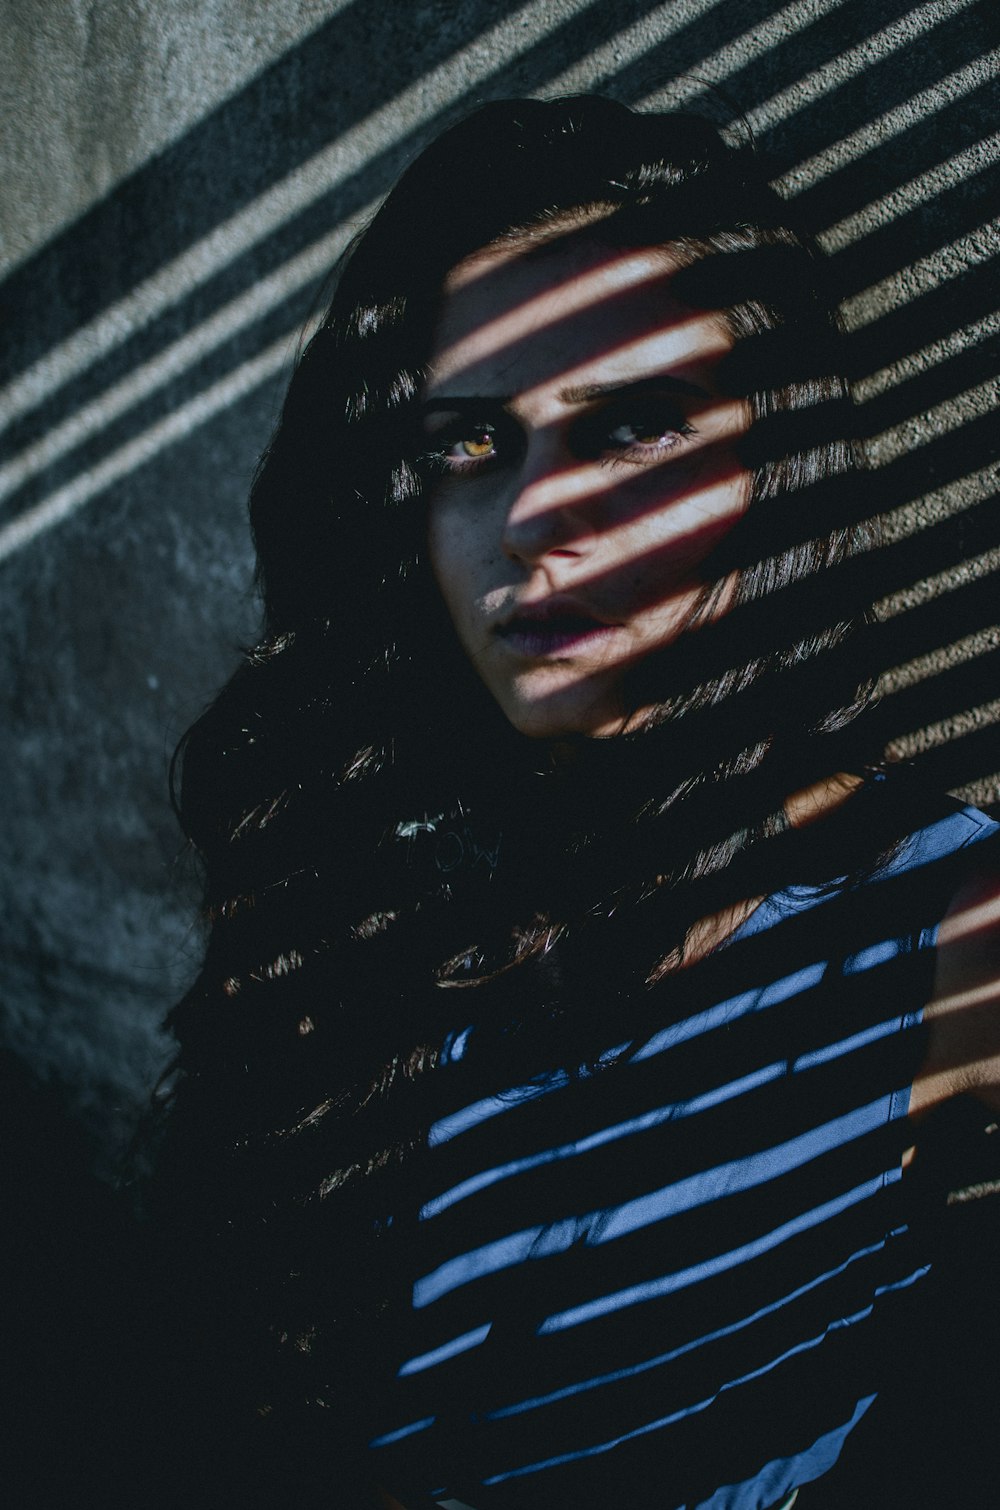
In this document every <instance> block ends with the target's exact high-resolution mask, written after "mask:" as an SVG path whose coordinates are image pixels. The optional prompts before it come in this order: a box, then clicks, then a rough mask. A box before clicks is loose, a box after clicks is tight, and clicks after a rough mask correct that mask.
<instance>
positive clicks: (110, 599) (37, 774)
mask: <svg viewBox="0 0 1000 1510" xmlns="http://www.w3.org/2000/svg"><path fill="white" fill-rule="evenodd" d="M0 27H2V34H3V37H4V42H5V46H4V54H5V61H4V64H3V76H2V85H0V87H2V99H0V105H2V110H0V121H2V125H0V130H2V133H3V136H2V153H3V162H4V173H3V179H2V185H0V195H2V206H0V238H2V243H0V245H2V258H3V261H2V272H3V275H4V281H3V283H2V286H0V321H2V327H0V328H2V331H3V339H2V342H0V360H2V364H3V370H2V373H0V385H2V387H0V448H2V450H0V579H2V591H0V626H2V633H3V639H4V646H5V654H4V657H3V662H2V669H0V709H2V712H0V719H2V727H3V730H4V739H3V757H2V758H3V773H2V774H3V791H4V799H5V802H4V814H5V821H4V824H3V829H2V833H0V886H2V895H3V915H2V916H3V922H2V930H3V937H2V949H3V960H4V971H3V985H4V999H5V1012H6V1027H5V1030H4V1031H5V1044H6V1047H7V1051H8V1054H10V1055H13V1056H14V1062H17V1063H20V1064H24V1065H28V1066H30V1067H31V1069H32V1071H33V1072H34V1073H35V1074H36V1075H38V1076H40V1077H41V1078H42V1079H44V1080H48V1081H50V1082H51V1083H52V1085H53V1086H54V1087H55V1088H56V1089H57V1090H58V1092H59V1094H60V1095H61V1096H63V1097H64V1098H65V1100H66V1104H67V1105H68V1106H69V1108H70V1111H71V1114H72V1115H73V1116H74V1117H77V1118H82V1119H83V1122H84V1124H85V1125H87V1126H88V1127H90V1128H91V1129H92V1130H93V1132H94V1135H95V1137H96V1138H97V1139H98V1141H99V1143H100V1145H101V1147H102V1148H103V1149H104V1150H105V1154H107V1152H108V1150H109V1149H111V1148H112V1147H113V1145H114V1143H115V1141H116V1139H120V1137H121V1136H122V1133H123V1130H124V1129H125V1128H127V1126H128V1125H129V1123H130V1121H131V1119H132V1117H133V1116H134V1113H135V1108H136V1107H137V1106H138V1105H139V1104H140V1103H141V1101H142V1099H143V1097H144V1096H145V1095H146V1093H147V1091H148V1087H149V1085H150V1083H151V1081H152V1079H153V1077H154V1076H155V1073H156V1071H157V1069H158V1067H159V1066H160V1065H161V1064H162V1062H163V1058H164V1052H165V1050H164V1045H163V1041H162V1039H161V1038H160V1036H159V1033H158V1023H159V1021H160V1020H161V1018H162V1016H163V1014H164V1012H165V1011H166V1009H167V1008H168V1006H169V1004H170V1003H171V1001H172V1000H173V999H174V998H175V997H176V996H177V994H178V993H179V991H180V990H181V989H182V987H183V984H184V982H185V980H186V979H187V978H188V976H189V974H190V972H191V971H192V969H193V966H194V962H195V958H196V955H197V951H198V940H197V937H196V936H195V935H194V934H193V933H192V925H191V915H192V905H193V903H192V891H191V885H190V881H189V880H188V879H187V878H186V876H185V872H184V869H183V867H178V865H177V864H176V863H175V858H176V855H177V853H178V849H179V843H178V838H177V834H176V828H175V825H174V821H173V818H172V814H171V812H170V809H169V805H168V803H167V799H166V767H167V762H168V759H169V755H170V752H171V749H172V747H173V745H174V744H175V742H176V740H177V738H178V736H179V735H180V733H181V732H182V730H183V729H184V727H185V726H186V724H187V723H188V722H190V720H191V719H192V718H193V717H194V716H195V715H196V714H197V712H198V711H199V710H200V708H201V707H202V706H203V705H204V703H205V702H206V701H207V699H208V698H209V697H210V696H211V694H212V692H213V690H214V689H215V688H216V687H217V686H218V684H219V683H220V682H221V680H222V679H223V678H224V676H225V675H226V673H227V671H228V669H229V668H230V666H231V665H232V663H233V659H234V654H235V647H236V646H237V645H239V644H240V643H244V642H246V640H248V639H249V638H250V637H251V636H252V635H253V632H254V619H255V608H254V602H253V597H252V592H251V585H252V580H251V579H252V561H251V556H250V550H249V544H248V540H247V533H246V527H245V495H246V489H247V483H248V480H249V476H250V473H251V470H252V467H253V463H254V460H255V457H256V455H257V453H258V452H259V450H260V448H261V446H262V445H263V443H264V441H265V440H266V438H267V434H268V431H269V428H270V426H271V424H272V423H273V419H274V417H275V414H276V408H277V405H278V403H279V399H280V392H281V387H282V382H283V379H284V377H285V375H286V373H287V369H288V364H289V361H290V359H291V358H292V356H293V354H294V350H295V346H296V341H297V334H298V332H299V330H300V329H301V326H302V324H303V321H304V320H305V319H306V317H307V316H308V314H309V312H310V309H311V308H312V306H313V302H314V300H315V298H316V293H317V288H318V286H319V282H320V280H321V278H322V275H323V272H324V270H325V269H326V268H328V266H329V264H330V263H331V261H332V260H333V258H334V256H335V255H336V253H337V251H338V249H339V248H340V247H341V246H342V245H343V243H344V241H345V240H346V237H347V236H348V234H349V233H350V230H351V228H352V227H353V226H354V225H356V224H357V222H358V220H359V218H360V217H362V216H363V215H364V214H365V212H366V210H367V208H368V207H369V206H370V205H371V204H372V202H373V201H374V200H375V199H376V198H377V197H378V196H379V195H380V194H381V193H383V192H384V191H385V189H386V188H387V187H388V185H389V184H390V183H391V182H392V180H393V178H394V177H395V176H396V174H397V173H398V172H399V170H400V168H401V167H402V165H403V164H404V163H405V162H406V161H407V160H408V159H409V158H410V157H411V156H412V154H413V153H414V151H415V150H417V149H418V148H419V147H420V146H421V145H422V143H423V142H425V141H426V140H427V139H428V138H429V137H430V136H431V135H432V134H434V133H435V132H436V131H438V130H439V129H440V127H441V126H442V125H443V124H444V123H445V122H446V121H448V120H450V119H453V118H454V117H455V116H456V115H457V114H459V113H461V112H463V111H464V110H466V109H467V108H468V107H469V106H470V105H472V104H474V103H475V102H477V101H479V100H483V99H487V98H491V97H496V96H501V95H510V94H540V95H545V94H550V93H556V92H565V91H568V90H581V89H598V90H603V91H605V92H608V93H611V94H614V95H616V96H618V97H619V98H621V99H623V100H625V101H627V102H628V103H630V104H642V103H648V104H677V103H681V102H687V103H690V102H695V103H697V104H698V105H699V107H700V108H704V109H706V110H707V111H708V112H709V113H710V114H711V116H712V118H713V119H715V120H716V121H718V122H719V123H720V124H726V123H727V122H728V121H731V120H733V119H735V118H736V117H738V116H739V115H743V116H744V117H745V118H746V119H747V120H748V121H749V124H750V125H751V127H752V128H753V130H754V133H755V135H756V136H757V138H758V140H759V142H760V145H761V147H762V148H763V149H764V150H765V151H766V152H767V153H768V154H769V156H770V157H771V159H772V160H773V162H774V165H775V172H776V174H777V176H778V178H779V180H780V182H781V184H782V185H783V187H784V190H785V192H787V193H789V194H791V195H794V196H798V197H800V198H801V199H802V200H803V201H804V203H805V204H806V206H807V208H808V210H809V213H810V215H811V217H812V219H813V220H814V222H815V223H816V224H817V225H818V226H819V227H820V228H821V229H822V232H823V240H824V243H825V245H826V247H827V249H828V250H829V252H830V253H831V256H832V259H833V266H834V272H835V275H836V277H837V279H838V280H839V287H840V289H841V291H842V294H843V300H844V309H845V314H846V318H847V321H848V324H849V326H850V328H851V330H852V332H853V335H852V340H851V345H850V351H851V365H852V376H853V378H854V379H855V381H856V384H857V389H858V395H859V398H860V399H861V400H862V409H861V419H862V427H863V429H864V431H865V433H866V435H867V436H868V438H869V441H870V446H871V452H872V456H873V459H874V461H875V462H876V463H877V465H878V466H879V467H880V468H881V472H880V474H879V495H878V496H879V498H880V500H884V502H882V505H881V506H883V507H884V509H885V511H886V520H887V526H888V530H889V534H890V537H891V539H892V542H893V543H892V545H891V546H890V547H889V548H888V549H887V550H886V552H885V553H884V556H883V557H882V558H880V561H881V566H883V567H884V572H883V576H882V579H881V584H880V589H879V596H880V597H882V598H884V599H885V606H886V612H887V618H886V623H885V626H884V631H883V634H882V642H881V654H882V662H883V666H884V668H885V670H886V672H887V678H886V689H887V695H886V697H885V700H884V702H883V705H882V712H881V714H880V719H881V722H880V725H879V728H880V731H881V735H880V737H882V738H883V739H884V741H885V742H886V743H888V742H890V741H895V742H896V744H897V746H898V748H901V749H904V750H906V751H907V752H909V753H913V754H916V755H917V756H918V757H919V758H920V759H921V760H922V761H924V762H925V763H926V766H927V769H928V772H929V773H930V774H931V776H932V778H933V779H935V780H937V781H939V783H940V784H942V785H944V786H949V787H952V788H960V789H962V790H965V791H968V792H970V793H971V794H973V795H976V796H977V797H978V798H979V799H980V800H986V801H989V800H991V799H993V800H995V798H996V783H997V776H996V773H997V771H998V769H1000V738H998V737H997V733H996V722H995V720H996V718H997V716H998V713H1000V681H998V678H997V668H998V664H1000V634H998V631H997V628H996V623H997V620H998V619H1000V610H998V608H997V603H998V601H1000V600H998V597H997V592H996V588H997V581H998V575H997V568H998V565H1000V554H998V552H997V546H998V542H1000V520H998V516H997V509H996V504H995V490H996V460H997V432H996V417H995V413H994V409H995V404H996V394H997V386H996V385H997V376H996V375H997V370H998V367H1000V360H998V330H1000V320H998V316H997V312H996V305H997V286H998V284H997V275H996V272H997V260H996V259H997V251H998V231H997V222H996V219H995V217H996V210H997V204H998V200H1000V196H998V192H997V191H998V180H1000V172H998V167H997V159H998V152H1000V137H998V134H997V129H996V127H997V84H996V77H997V59H998V44H1000V12H998V10H997V8H996V5H995V0H980V3H972V0H928V3H924V4H913V3H910V0H792V3H790V4H787V5H779V4H778V3H777V0H714V3H713V0H667V3H664V4H648V3H641V0H595V3H586V0H544V3H543V0H527V3H525V4H523V5H520V6H517V7H515V6H511V5H507V4H504V3H502V0H501V3H497V0H388V3H379V4H376V3H375V0H353V3H339V4H336V3H329V0H325V3H324V0H239V3H237V0H158V3H157V0H130V3H125V0H100V3H98V0H89V3H88V0H2V4H0Z"/></svg>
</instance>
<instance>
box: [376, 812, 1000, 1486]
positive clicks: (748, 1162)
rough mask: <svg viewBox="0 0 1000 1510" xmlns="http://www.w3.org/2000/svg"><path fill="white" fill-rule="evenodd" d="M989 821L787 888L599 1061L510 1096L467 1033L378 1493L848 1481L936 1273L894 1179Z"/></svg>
mask: <svg viewBox="0 0 1000 1510" xmlns="http://www.w3.org/2000/svg"><path fill="white" fill-rule="evenodd" d="M996 827H997V825H995V824H993V823H992V822H991V820H989V819H987V818H986V817H984V815H982V814H980V813H977V812H975V811H973V810H971V809H968V808H963V809H958V808H956V809H953V810H949V811H947V812H946V813H945V815H944V816H943V817H938V818H937V819H936V820H935V821H933V822H931V823H929V824H928V825H927V826H926V827H925V828H923V829H921V830H920V831H919V832H917V833H915V834H914V835H912V836H911V837H910V838H909V839H908V840H907V841H906V842H905V843H904V844H903V845H902V846H901V847H900V848H899V849H898V850H897V852H896V854H895V855H894V858H893V859H892V860H891V861H890V862H889V863H888V864H887V865H886V866H885V867H884V868H883V869H882V870H881V871H879V872H878V873H877V874H876V875H874V876H872V877H869V878H868V879H866V880H865V881H864V882H863V883H860V884H859V885H856V886H853V887H847V886H843V887H840V888H837V887H834V888H829V887H828V888H824V889H819V888H813V887H804V886H793V887H790V888H788V889H787V890H784V891H782V892H780V893H778V894H776V895H774V896H771V897H769V898H768V899H767V900H766V901H764V902H762V903H761V904H760V905H759V906H758V907H757V909H756V910H755V911H754V912H753V913H752V914H751V915H750V917H749V918H748V919H747V920H746V921H745V922H744V923H743V925H742V926H741V927H740V928H739V929H738V930H737V931H736V933H735V934H733V935H732V936H731V937H730V939H729V940H728V941H727V944H726V946H725V947H724V948H723V949H721V950H718V951H716V953H715V954H714V955H712V956H710V957H709V960H708V961H706V962H705V967H704V968H703V967H702V966H698V967H696V969H694V970H692V971H689V972H684V973H685V974H687V975H690V976H691V977H692V984H691V987H690V989H689V990H686V991H683V992H679V993H678V992H675V993H674V995H673V996H672V997H671V1001H672V1002H674V1001H675V1000H680V1001H682V1003H683V1008H682V1010H681V1011H680V1012H679V1013H678V1015H676V1016H673V1017H671V1020H670V1021H669V1022H667V1023H666V1024H664V1023H663V1022H662V1021H660V1022H655V1021H648V1020H647V1022H646V1023H645V1026H644V1027H643V1028H642V1030H641V1031H639V1032H633V1031H632V1029H633V1027H634V1024H633V1025H630V1029H629V1038H628V1041H627V1042H621V1041H620V1040H616V1037H615V1027H616V1024H615V1023H614V1022H611V1023H609V1024H608V1035H607V1052H606V1053H605V1054H604V1055H602V1056H600V1057H598V1058H597V1060H596V1061H595V1062H591V1063H589V1064H587V1065H583V1066H579V1065H571V1066H566V1065H559V1066H556V1067H552V1066H548V1067H545V1068H541V1069H539V1070H538V1072H537V1073H534V1074H530V1075H528V1076H527V1077H523V1078H522V1080H521V1082H520V1083H518V1084H515V1085H504V1084H500V1085H499V1086H498V1085H496V1084H495V1083H494V1084H492V1085H491V1070H490V1064H491V1054H490V1040H489V1035H488V1033H486V1032H485V1030H483V1029H481V1028H480V1027H477V1026H476V1025H469V1024H462V1025H459V1026H456V1028H455V1029H454V1031H453V1032H452V1033H451V1034H450V1035H449V1038H448V1041H447V1044H446V1048H445V1052H444V1054H443V1056H442V1065H441V1070H440V1073H441V1074H442V1075H443V1076H446V1077H450V1080H448V1081H447V1082H442V1083H447V1084H448V1086H449V1100H448V1109H447V1110H446V1111H445V1112H444V1113H443V1115H441V1116H440V1117H439V1119H438V1120H437V1121H436V1122H435V1124H434V1126H433V1127H432V1129H431V1131H430V1136H429V1139H428V1148H427V1151H426V1154H425V1156H424V1157H423V1159H422V1160H421V1162H420V1164H419V1181H420V1197H421V1199H420V1205H419V1216H418V1218H417V1220H416V1222H415V1224H414V1231H413V1233H412V1241H411V1243H410V1244H409V1246H408V1248H407V1250H406V1251H407V1252H408V1253H409V1254H410V1255H412V1256H411V1258H410V1260H409V1262H411V1263H412V1266H413V1267H412V1285H411V1287H410V1296H411V1305H410V1311H409V1316H408V1318H407V1321H406V1324H405V1325H404V1326H403V1327H402V1328H401V1329H400V1337H399V1341H400V1354H399V1356H398V1357H397V1358H395V1359H393V1360H391V1368H390V1371H389V1372H390V1373H391V1377H387V1378H386V1379H385V1381H384V1386H383V1387H382V1388H381V1389H380V1392H379V1398H380V1413H381V1418H380V1421H379V1429H378V1432H377V1434H376V1435H375V1436H374V1438H373V1440H372V1443H371V1448H372V1453H373V1463H374V1476H375V1477H376V1478H377V1479H378V1480H379V1482H381V1483H383V1484H385V1485H386V1486H387V1488H389V1489H390V1490H391V1491H392V1492H393V1493H394V1494H397V1495H398V1496H399V1497H400V1498H401V1499H402V1501H403V1503H404V1504H407V1503H410V1502H412V1503H414V1504H415V1503H417V1502H418V1501H419V1502H423V1501H421V1499H420V1497H421V1496H425V1497H429V1498H430V1500H432V1501H441V1500H447V1499H457V1500H460V1501H462V1502H463V1503H466V1504H468V1505H472V1506H475V1507H476V1510H489V1507H491V1506H496V1507H503V1510H521V1507H529V1506H530V1507H532V1510H539V1507H553V1510H554V1507H562V1506H564V1505H565V1506H567V1507H570V1506H572V1507H574V1510H589V1507H591V1506H593V1507H595V1510H596V1507H601V1510H607V1506H609V1505H611V1504H615V1503H621V1502H623V1501H626V1502H627V1500H628V1497H629V1495H630V1494H632V1495H636V1496H638V1495H639V1494H640V1493H642V1494H643V1496H644V1498H648V1499H649V1500H650V1502H652V1503H655V1504H657V1505H658V1506H663V1507H664V1510H696V1507H697V1510H762V1507H768V1506H773V1505H775V1504H779V1503H781V1501H782V1500H783V1498H784V1497H785V1496H787V1495H788V1494H789V1493H790V1492H791V1491H792V1490H793V1489H794V1488H795V1487H796V1486H797V1485H800V1484H803V1483H805V1482H807V1481H809V1480H812V1479H815V1478H817V1477H819V1476H820V1475H822V1474H823V1473H825V1472H826V1471H827V1470H828V1469H829V1467H830V1466H831V1465H832V1464H833V1463H834V1461H835V1460H836V1458H837V1456H838V1454H839V1453H840V1450H841V1448H842V1446H843V1443H844V1441H845V1439H846V1438H847V1436H848V1435H849V1433H850V1432H851V1430H852V1428H853V1427H854V1426H855V1425H856V1423H857V1422H858V1421H859V1420H860V1419H861V1417H862V1416H863V1415H864V1414H865V1412H866V1411H867V1410H868V1409H869V1407H870V1405H871V1404H872V1401H873V1400H874V1398H875V1397H876V1395H877V1393H878V1390H879V1386H880V1383H881V1382H882V1381H883V1380H884V1378H885V1377H886V1372H885V1371H886V1369H887V1368H891V1358H892V1338H893V1329H894V1327H897V1326H900V1325H902V1324H903V1320H902V1319H901V1318H904V1317H905V1314H906V1307H907V1305H908V1304H909V1303H910V1302H909V1300H908V1297H909V1296H910V1295H911V1294H912V1293H913V1291H914V1286H916V1285H917V1284H918V1282H919V1280H920V1278H921V1277H922V1275H923V1274H924V1273H925V1272H926V1269H927V1264H926V1261H925V1260H924V1258H923V1257H922V1255H921V1252H920V1251H919V1245H918V1244H917V1243H916V1242H915V1240H914V1237H913V1234H912V1232H911V1230H910V1227H909V1225H908V1223H907V1216H906V1210H905V1206H904V1199H903V1197H904V1194H905V1192H904V1190H903V1188H902V1185H901V1182H900V1167H901V1166H900V1158H901V1154H902V1151H903V1149H904V1148H905V1146H906V1145H907V1143H908V1142H909V1141H911V1139H910V1137H909V1136H908V1134H907V1132H906V1124H905V1113H906V1110H907V1104H908V1098H909V1087H910V1084H911V1082H912V1079H913V1075H914V1072H915V1069H916V1067H917V1065H918V1064H919V1060H920V1054H921V1042H922V1034H921V1030H920V1015H921V1007H922V1004H923V1003H924V1001H926V999H927V997H928V994H929V990H930V987H931V982H932V970H933V945H934V942H935V938H936V929H937V924H938V921H939V919H940V917H941V916H942V914H943V912H944V910H945V909H946V907H947V903H948V900H949V896H950V888H952V887H953V884H954V882H953V880H952V881H951V882H950V883H949V881H948V876H949V875H953V872H951V871H949V869H948V862H949V859H950V858H953V857H955V856H956V855H957V854H958V853H959V852H960V851H961V850H962V849H964V848H965V847H966V846H967V845H968V844H970V843H973V842H975V841H977V840H980V839H983V838H985V837H987V836H988V835H989V834H991V833H993V832H994V831H995V830H996ZM454 994H455V997H456V999H457V1000H459V1001H461V1002H462V1003H463V1004H464V1002H465V1001H467V1000H468V999H469V997H468V996H467V995H466V994H465V993H461V992H459V993H454ZM473 995H474V993H473ZM664 999H665V998H664ZM661 1012H662V1009H661ZM619 1031H620V1025H619Z"/></svg>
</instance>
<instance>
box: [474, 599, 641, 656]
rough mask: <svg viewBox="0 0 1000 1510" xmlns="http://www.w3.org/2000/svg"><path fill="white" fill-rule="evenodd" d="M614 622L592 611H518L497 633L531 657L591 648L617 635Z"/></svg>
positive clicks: (507, 642) (503, 639) (509, 645)
mask: <svg viewBox="0 0 1000 1510" xmlns="http://www.w3.org/2000/svg"><path fill="white" fill-rule="evenodd" d="M615 627H616V626H615V625H614V624H606V623H604V622H603V621H602V620H601V619H596V618H594V616H593V615H592V614H587V613H580V612H573V611H561V610H555V611H552V610H549V611H546V612H544V613H537V612H536V613H525V614H515V615H514V617H513V618H511V619H508V620H507V622H506V623H505V624H501V625H499V626H498V628H497V630H496V634H497V636H498V638H499V639H501V640H502V641H503V643H504V644H505V645H506V646H507V647H508V648H509V649H510V650H513V651H514V653H515V655H521V656H524V657H525V658H526V659H528V660H541V659H544V658H545V657H546V656H558V655H560V654H561V653H562V652H564V651H566V650H569V649H570V648H573V649H579V648H581V647H582V646H583V645H585V644H586V646H587V647H588V648H589V647H590V646H592V645H594V644H595V642H597V641H599V640H602V639H607V638H608V637H609V636H611V635H612V634H614V631H615Z"/></svg>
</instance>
